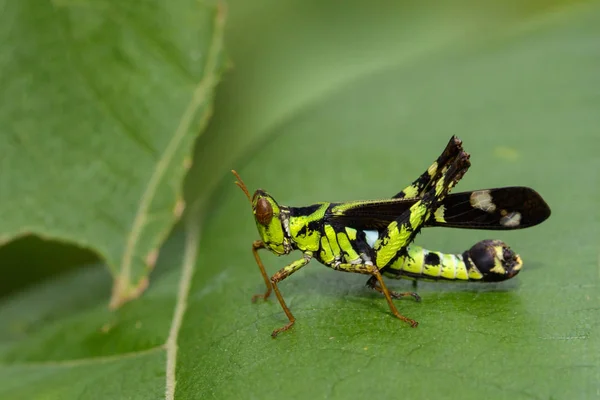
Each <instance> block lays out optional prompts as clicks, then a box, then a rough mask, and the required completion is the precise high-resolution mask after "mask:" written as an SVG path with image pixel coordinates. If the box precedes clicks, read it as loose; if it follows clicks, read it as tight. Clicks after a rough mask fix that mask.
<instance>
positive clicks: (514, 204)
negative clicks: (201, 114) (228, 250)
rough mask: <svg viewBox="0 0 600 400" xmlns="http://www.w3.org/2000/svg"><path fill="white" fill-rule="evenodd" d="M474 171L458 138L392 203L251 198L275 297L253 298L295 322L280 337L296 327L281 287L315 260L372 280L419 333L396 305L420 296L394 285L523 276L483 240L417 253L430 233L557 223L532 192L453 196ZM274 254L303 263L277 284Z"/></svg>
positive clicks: (496, 244) (503, 248)
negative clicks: (272, 301) (419, 238)
mask: <svg viewBox="0 0 600 400" xmlns="http://www.w3.org/2000/svg"><path fill="white" fill-rule="evenodd" d="M469 166H470V161H469V154H468V153H466V152H465V151H464V150H463V149H462V142H461V141H460V139H458V138H457V137H455V136H454V137H452V138H451V139H450V142H449V143H448V145H447V146H446V148H445V150H444V151H443V153H442V154H441V155H440V156H439V157H438V159H437V160H436V161H435V162H434V163H433V164H432V165H431V166H430V167H429V168H428V169H427V170H426V171H425V172H424V173H423V174H422V175H421V176H420V177H419V178H418V179H417V180H415V181H414V182H413V183H412V184H411V185H410V186H408V187H406V188H405V189H404V190H402V191H401V192H399V193H398V194H396V195H395V196H393V197H392V198H390V199H385V200H374V201H354V202H348V203H325V202H323V203H316V204H313V205H310V206H306V207H287V206H283V205H280V204H278V203H277V202H276V201H275V199H273V197H271V196H270V195H269V194H268V193H267V192H265V191H264V190H261V189H259V190H257V191H256V192H255V193H254V196H252V197H250V193H249V192H248V189H247V188H246V186H245V185H244V183H243V181H242V179H241V178H240V177H239V175H238V174H237V173H236V172H235V171H232V172H233V173H234V175H235V176H236V178H237V179H238V180H237V181H236V184H237V185H238V186H239V187H240V188H241V189H242V190H243V191H244V193H245V194H246V196H247V197H248V199H249V200H250V203H251V204H252V211H253V213H254V218H255V220H256V227H257V228H258V233H259V235H260V238H261V239H260V240H256V241H255V242H254V243H253V244H252V253H253V254H254V258H255V259H256V263H257V264H258V267H259V268H260V272H261V274H262V276H263V278H264V281H265V285H266V287H267V290H266V292H265V293H264V294H259V295H256V296H254V297H253V298H252V300H253V301H255V300H256V299H258V298H263V299H266V298H268V297H269V295H270V294H271V291H272V290H273V291H275V295H276V296H277V299H278V300H279V303H280V304H281V307H282V308H283V311H284V312H285V314H286V315H287V317H288V319H289V322H288V323H287V324H286V325H285V326H283V327H281V328H279V329H276V330H274V331H273V333H272V336H273V337H275V336H277V334H278V333H279V332H282V331H285V330H287V329H289V328H290V327H291V326H292V325H293V324H294V321H295V318H294V316H293V315H292V313H291V311H290V309H289V308H288V307H287V305H286V303H285V301H284V299H283V296H282V295H281V292H280V291H279V288H278V286H277V284H278V283H279V282H281V281H282V280H284V279H285V278H287V277H288V276H290V275H291V274H293V273H294V272H296V271H298V270H299V269H300V268H302V267H303V266H305V265H306V264H308V263H309V262H310V261H311V260H312V259H313V258H314V259H316V260H317V261H319V262H321V263H322V264H324V265H326V266H328V267H331V268H333V269H335V270H338V271H346V272H355V273H359V274H365V275H370V276H371V277H370V278H369V280H368V281H367V286H369V287H370V288H372V289H374V290H376V291H378V292H380V293H382V294H383V295H384V296H385V298H386V300H387V303H388V305H389V307H390V310H391V311H392V313H393V314H394V315H395V316H396V317H397V318H399V319H401V320H402V321H405V322H407V323H409V324H410V325H411V326H413V327H416V326H417V322H416V321H414V320H412V319H409V318H407V317H405V316H403V315H401V314H400V313H399V312H398V310H397V309H396V306H395V305H394V303H393V301H392V299H397V298H401V297H405V296H412V297H414V298H415V299H416V300H417V301H418V300H420V298H419V296H418V295H417V294H416V293H412V292H406V293H396V292H392V291H390V290H388V289H387V287H386V285H385V283H384V281H383V278H382V276H383V275H385V276H386V277H389V278H406V279H413V280H414V279H425V280H447V281H480V282H497V281H503V280H506V279H510V278H512V277H513V276H515V275H517V274H518V273H519V271H520V270H521V267H522V261H521V258H520V257H519V256H518V255H517V254H515V253H514V252H513V251H512V250H511V249H510V248H509V247H508V246H507V245H506V244H505V243H504V242H502V241H499V240H483V241H481V242H478V243H477V244H475V245H474V246H473V247H471V248H470V249H469V250H467V251H465V252H464V253H462V254H443V253H440V252H436V251H429V250H426V249H424V248H422V247H418V246H414V245H413V246H409V245H410V243H411V242H412V241H413V239H414V238H415V236H416V235H417V233H418V232H419V231H420V229H421V228H422V227H428V226H442V227H451V228H467V229H489V230H510V229H522V228H527V227H531V226H534V225H537V224H539V223H541V222H543V221H544V220H546V219H547V218H548V217H549V216H550V208H549V207H548V205H547V204H546V203H545V202H544V200H543V199H542V197H541V196H540V195H539V194H538V193H537V192H535V191H534V190H533V189H531V188H528V187H503V188H496V189H485V190H477V191H472V192H464V193H457V194H451V195H449V194H448V193H449V191H450V190H451V189H452V188H453V187H454V186H455V185H456V183H457V182H458V181H459V180H460V179H461V178H462V176H463V175H464V174H465V172H466V171H467V169H468V168H469ZM260 249H268V250H270V251H271V252H272V253H275V254H277V255H283V254H288V253H290V252H292V251H294V250H299V251H301V252H302V253H303V255H302V258H300V259H299V260H297V261H294V262H292V263H291V264H289V265H287V266H285V267H284V268H282V269H280V270H279V271H278V272H277V273H275V274H274V275H273V276H272V277H271V278H269V277H268V275H267V273H266V271H265V267H264V266H263V264H262V261H261V259H260V257H259V255H258V250H260Z"/></svg>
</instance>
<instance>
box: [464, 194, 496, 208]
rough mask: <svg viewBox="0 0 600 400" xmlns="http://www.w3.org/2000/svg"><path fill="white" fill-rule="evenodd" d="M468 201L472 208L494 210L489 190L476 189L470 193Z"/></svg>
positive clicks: (494, 206)
mask: <svg viewBox="0 0 600 400" xmlns="http://www.w3.org/2000/svg"><path fill="white" fill-rule="evenodd" d="M469 203H471V206H473V208H478V209H480V210H483V211H485V212H494V211H495V210H496V205H495V204H494V200H492V195H491V194H490V191H489V190H477V191H475V192H473V193H471V197H470V198H469Z"/></svg>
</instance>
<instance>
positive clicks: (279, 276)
mask: <svg viewBox="0 0 600 400" xmlns="http://www.w3.org/2000/svg"><path fill="white" fill-rule="evenodd" d="M311 259H312V253H311V252H306V253H304V257H302V258H301V259H299V260H296V261H294V262H293V263H291V264H289V265H287V266H285V267H283V268H281V269H280V270H279V271H277V272H276V273H275V274H274V275H273V276H272V277H271V279H270V280H268V282H269V284H268V286H267V287H268V290H267V292H266V293H265V295H264V296H263V298H266V297H267V296H268V295H269V294H270V293H271V287H272V288H273V291H275V296H277V300H279V304H280V305H281V308H283V311H284V312H285V315H286V316H287V317H288V319H289V320H290V322H288V323H287V324H285V325H284V326H282V327H281V328H279V329H275V330H274V331H273V333H271V336H272V337H273V338H275V337H276V336H277V335H278V334H279V332H283V331H287V330H288V329H290V328H291V327H292V325H294V322H296V318H294V315H293V314H292V312H291V311H290V309H289V308H288V306H287V304H285V300H284V299H283V296H282V295H281V292H280V291H279V288H278V287H277V283H279V282H281V281H282V280H284V279H285V278H287V277H288V276H290V275H291V274H293V273H294V272H296V271H298V270H299V269H300V268H302V267H304V266H305V265H306V264H308V263H309V262H310V260H311ZM259 267H261V272H263V277H264V276H266V272H264V271H265V269H264V267H263V266H262V263H260V264H259ZM258 296H259V297H261V296H262V295H258ZM255 297H256V296H255ZM255 297H253V299H254V298H255Z"/></svg>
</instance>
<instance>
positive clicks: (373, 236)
mask: <svg viewBox="0 0 600 400" xmlns="http://www.w3.org/2000/svg"><path fill="white" fill-rule="evenodd" d="M364 232H365V239H366V240H367V244H368V245H369V247H371V248H373V246H375V242H376V241H377V239H379V232H377V231H364Z"/></svg>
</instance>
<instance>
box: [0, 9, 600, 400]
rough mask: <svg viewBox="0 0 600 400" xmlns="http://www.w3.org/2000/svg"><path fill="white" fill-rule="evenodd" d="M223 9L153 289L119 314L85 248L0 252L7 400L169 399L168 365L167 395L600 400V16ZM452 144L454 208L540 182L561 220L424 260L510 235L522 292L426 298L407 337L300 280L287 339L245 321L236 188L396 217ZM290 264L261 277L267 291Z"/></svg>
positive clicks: (2, 386) (261, 320)
mask: <svg viewBox="0 0 600 400" xmlns="http://www.w3.org/2000/svg"><path fill="white" fill-rule="evenodd" d="M227 5H228V7H227V8H228V17H227V28H226V32H225V46H226V51H227V53H228V59H229V63H230V68H229V70H228V71H227V72H226V73H224V75H223V76H222V82H221V83H220V85H219V87H218V88H217V95H216V99H215V103H214V114H213V117H212V119H211V122H210V124H209V125H208V127H207V128H206V130H205V131H204V133H203V134H202V135H201V136H200V138H199V139H198V141H197V142H196V149H195V156H194V164H193V166H192V168H191V170H190V172H189V173H188V175H187V177H186V179H185V199H186V202H187V204H188V207H187V209H186V212H185V214H184V220H183V223H181V224H179V225H177V226H176V227H175V228H174V229H173V232H172V233H171V235H170V237H169V239H168V241H167V242H166V244H165V245H164V246H163V248H162V249H161V253H160V257H159V260H158V263H157V266H156V269H155V271H154V272H153V273H152V275H151V276H150V287H149V289H148V290H147V291H146V293H145V294H144V295H143V296H142V297H141V298H140V299H138V300H136V301H133V302H131V303H128V304H126V305H125V306H123V307H122V308H121V309H119V310H117V311H116V312H111V311H109V310H108V309H107V307H106V304H107V302H108V298H109V296H110V290H111V281H110V276H109V275H108V273H107V272H106V269H105V267H104V266H103V265H102V264H101V262H97V256H96V253H94V252H93V251H87V250H81V249H79V248H78V247H76V246H73V245H70V244H68V243H67V244H64V243H59V242H53V241H51V240H50V241H42V240H40V239H38V238H35V237H26V238H23V239H18V240H15V241H13V242H11V243H8V244H6V245H5V246H3V247H2V248H0V263H1V269H0V271H1V272H2V275H3V278H2V279H1V280H0V290H1V293H2V297H1V300H0V301H1V303H0V321H2V324H1V327H0V359H1V365H0V397H2V398H24V399H25V398H27V399H29V398H48V399H53V398H57V399H58V398H60V399H65V398H102V399H105V398H140V399H146V398H163V397H165V393H167V395H166V397H167V398H169V396H170V393H171V392H170V391H169V390H168V389H167V388H166V382H170V381H169V377H168V374H167V372H166V371H167V370H169V368H170V367H172V365H171V364H169V363H170V362H171V361H173V360H172V359H170V356H173V355H175V356H176V359H175V367H176V369H175V371H176V375H175V377H176V380H177V384H176V386H175V391H174V393H175V398H181V399H188V398H190V399H194V398H202V399H208V398H215V399H229V398H248V399H271V398H273V399H275V398H332V399H349V398H362V397H366V396H369V397H384V396H385V397H387V398H400V397H402V398H408V399H413V398H414V399H437V398H461V399H480V398H491V399H503V398H510V399H521V398H523V399H529V398H533V399H570V398H582V399H583V398H590V399H591V398H598V397H600V383H599V382H600V379H599V378H600V362H599V358H598V354H599V352H600V339H599V334H600V326H599V321H600V318H599V317H598V310H600V303H599V300H600V295H599V288H600V286H599V284H600V224H599V223H600V213H599V212H598V208H597V205H598V204H600V185H599V182H600V177H599V175H598V171H600V157H598V149H600V134H599V133H598V131H597V130H598V126H600V112H599V110H600V107H599V106H600V96H599V95H598V93H599V91H598V88H600V74H599V73H598V71H600V46H598V43H600V3H598V2H592V1H589V2H583V1H579V2H575V1H520V2H519V1H494V2H486V3H485V4H484V3H480V2H474V1H456V2H441V1H440V2H433V1H431V2H419V1H399V2H393V3H392V2H383V1H369V2H367V1H356V0H355V1H346V2H333V1H322V0H321V1H287V2H281V1H276V0H255V1H252V2H248V1H243V0H231V1H229V2H228V3H227ZM175 6H177V5H174V7H175ZM158 100H160V99H157V101H158ZM453 134H456V135H458V136H459V137H460V138H461V139H462V140H463V142H464V147H465V149H466V150H467V151H468V152H470V153H471V162H472V167H471V169H470V170H469V172H468V173H467V175H466V176H465V178H464V179H463V180H462V181H461V183H460V184H459V186H458V187H457V189H456V190H457V191H463V190H474V189H481V188H488V187H498V186H509V185H523V186H531V187H533V188H535V189H536V190H537V191H539V193H540V194H541V195H542V196H543V197H544V198H545V199H546V201H547V202H548V204H549V205H550V207H551V208H552V212H553V214H552V216H551V217H550V219H549V220H548V221H547V222H545V223H544V224H542V225H540V226H538V227H534V228H531V229H527V230H523V231H515V232H502V233H496V232H482V231H462V230H461V231H449V230H443V229H427V230H425V231H424V232H423V234H422V235H419V237H418V238H417V243H418V244H419V245H423V246H425V247H427V248H431V249H436V250H441V251H447V252H458V251H463V250H465V249H467V248H468V247H470V246H471V245H472V244H474V243H475V242H476V241H478V240H481V239H486V238H498V239H502V240H505V241H506V242H507V243H508V244H509V245H511V246H512V247H513V249H515V250H516V251H517V252H518V253H519V254H520V255H521V256H522V257H523V259H524V269H523V272H522V273H521V274H519V276H518V277H517V278H516V279H514V280H511V281H508V282H505V283H501V284H489V285H472V284H471V285H468V284H455V285H451V284H446V285H444V284H420V285H419V290H418V291H419V294H420V295H421V296H422V298H423V302H422V303H419V304H417V303H414V302H412V301H400V302H398V307H399V309H400V311H401V312H402V313H403V314H404V315H407V316H409V317H411V318H414V319H416V320H418V321H419V322H420V326H419V327H418V328H417V329H410V328H408V327H407V326H405V325H404V324H401V323H399V322H398V321H397V320H395V319H394V318H393V317H392V316H391V315H390V314H389V312H388V308H387V305H386V303H385V300H384V299H383V298H382V297H381V296H379V295H378V294H376V293H372V292H371V291H369V290H368V289H366V288H365V287H364V281H365V278H364V277H362V276H352V275H350V274H340V273H337V272H334V271H331V270H328V269H326V268H324V267H322V266H320V265H319V264H318V263H316V262H314V263H311V264H310V265H309V266H307V267H306V268H304V269H303V270H302V271H300V272H298V273H297V274H296V275H294V276H293V277H291V278H290V279H289V280H286V281H285V282H284V283H282V284H281V285H280V288H281V290H282V293H283V295H284V297H285V298H286V300H287V302H288V305H289V306H290V308H291V309H292V311H293V312H294V314H295V315H296V317H297V319H298V321H297V323H296V325H295V326H294V328H293V329H292V330H290V331H289V332H286V333H284V334H281V335H280V336H279V337H278V338H277V339H276V340H272V339H271V337H270V336H269V334H270V332H271V331H272V330H273V329H274V328H276V327H279V326H280V325H282V324H283V323H285V321H286V318H285V315H284V314H283V312H282V310H281V308H280V306H279V305H278V304H277V302H276V301H275V300H274V299H271V300H270V301H268V302H266V303H262V304H260V303H259V304H252V303H250V297H251V296H252V295H253V294H255V293H258V292H261V291H262V290H263V285H264V284H263V282H262V278H261V276H260V274H259V272H258V268H257V267H256V266H255V263H254V260H253V257H252V255H251V253H250V244H251V242H252V241H253V240H254V239H257V238H258V236H257V233H256V229H255V227H254V222H253V219H252V215H251V211H250V209H249V207H248V204H247V200H246V199H245V197H244V195H243V194H242V193H241V191H240V190H239V189H238V188H237V187H235V185H233V180H234V179H233V177H232V176H231V174H230V172H229V171H230V170H231V169H232V168H235V169H236V170H237V171H238V172H239V173H240V174H241V176H242V177H243V179H244V180H245V182H246V184H247V185H248V186H249V188H250V190H253V189H255V188H258V187H260V188H263V189H267V190H268V191H269V192H270V193H271V194H272V195H273V196H274V197H275V198H276V199H277V200H278V201H279V202H280V203H282V204H286V205H292V206H294V205H308V204H311V203H313V202H317V201H344V200H357V199H366V198H379V197H389V196H390V195H393V194H394V193H396V192H398V190H400V189H401V188H403V187H404V186H405V185H406V184H407V183H409V182H411V181H412V180H413V179H414V178H415V177H416V176H417V175H418V174H420V173H421V172H422V171H423V170H424V169H425V168H426V167H427V166H428V165H429V164H430V162H431V161H433V160H434V159H435V157H437V155H438V154H439V152H440V151H441V150H442V149H443V147H444V146H445V144H446V143H447V141H448V139H449V138H450V136H451V135H453ZM132 168H135V166H133V165H132ZM93 222H94V221H88V223H89V224H92V226H93ZM297 257H298V255H297V254H294V255H291V256H287V257H282V258H277V257H274V256H272V255H268V254H265V255H263V260H264V262H265V264H266V266H267V268H268V270H269V271H270V272H271V273H274V272H275V271H276V270H277V269H279V268H281V267H282V266H284V265H285V264H286V263H287V262H290V261H292V260H294V259H295V258H297ZM96 262H97V263H96ZM390 287H393V288H397V289H399V290H404V289H405V290H408V288H410V282H405V281H393V282H390ZM178 305H179V306H180V308H177V309H178V310H180V311H181V314H177V313H174V310H175V309H176V307H177V306H178ZM183 306H186V307H185V308H184V307H183ZM179 317H181V319H178V318H179ZM174 330H175V332H176V335H175V336H173V331H174ZM169 338H171V340H172V339H173V338H175V339H176V341H177V344H178V348H175V347H173V346H172V342H169Z"/></svg>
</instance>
